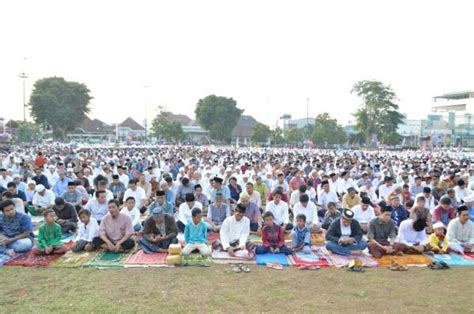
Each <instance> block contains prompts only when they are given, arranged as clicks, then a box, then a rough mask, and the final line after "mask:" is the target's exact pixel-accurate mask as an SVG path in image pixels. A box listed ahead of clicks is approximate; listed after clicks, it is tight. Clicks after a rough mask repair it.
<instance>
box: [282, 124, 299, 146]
mask: <svg viewBox="0 0 474 314" xmlns="http://www.w3.org/2000/svg"><path fill="white" fill-rule="evenodd" d="M284 134H285V142H286V143H287V144H298V143H301V142H303V137H304V135H303V130H302V129H298V128H291V129H287V130H285V132H284Z"/></svg>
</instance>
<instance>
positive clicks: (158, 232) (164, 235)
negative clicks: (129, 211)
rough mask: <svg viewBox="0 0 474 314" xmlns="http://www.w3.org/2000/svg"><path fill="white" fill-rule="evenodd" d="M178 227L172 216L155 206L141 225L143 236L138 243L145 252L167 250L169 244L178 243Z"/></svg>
mask: <svg viewBox="0 0 474 314" xmlns="http://www.w3.org/2000/svg"><path fill="white" fill-rule="evenodd" d="M177 236H178V227H177V226H176V223H175V221H174V218H173V216H171V215H168V214H166V213H165V212H164V210H163V208H162V207H161V206H155V207H154V208H153V210H152V212H151V217H148V218H147V220H146V221H145V224H144V227H143V238H142V239H140V241H139V243H140V245H141V246H142V248H143V251H144V252H145V253H156V252H168V248H169V246H170V244H175V243H178V238H177Z"/></svg>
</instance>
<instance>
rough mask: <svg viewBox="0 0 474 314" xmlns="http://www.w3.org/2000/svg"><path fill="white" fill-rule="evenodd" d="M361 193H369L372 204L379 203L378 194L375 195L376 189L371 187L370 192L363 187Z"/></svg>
mask: <svg viewBox="0 0 474 314" xmlns="http://www.w3.org/2000/svg"><path fill="white" fill-rule="evenodd" d="M359 191H360V192H364V193H367V197H368V198H370V201H371V202H372V203H377V194H375V188H374V187H371V188H370V189H369V190H367V188H366V187H365V185H364V186H362V187H361V188H360V190H359Z"/></svg>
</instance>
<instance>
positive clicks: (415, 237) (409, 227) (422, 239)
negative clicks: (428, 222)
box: [396, 219, 426, 246]
mask: <svg viewBox="0 0 474 314" xmlns="http://www.w3.org/2000/svg"><path fill="white" fill-rule="evenodd" d="M396 242H397V243H403V244H406V245H408V246H412V245H414V244H416V243H418V244H425V243H426V232H425V230H424V229H423V230H421V231H418V232H417V231H415V230H414V229H413V219H407V220H405V221H403V222H402V223H401V224H400V228H399V229H398V236H397V241H396Z"/></svg>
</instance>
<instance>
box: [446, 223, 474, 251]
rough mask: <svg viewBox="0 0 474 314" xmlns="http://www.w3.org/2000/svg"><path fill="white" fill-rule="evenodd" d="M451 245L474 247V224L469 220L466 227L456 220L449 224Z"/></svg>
mask: <svg viewBox="0 0 474 314" xmlns="http://www.w3.org/2000/svg"><path fill="white" fill-rule="evenodd" d="M446 235H447V237H448V242H449V243H457V244H464V245H466V244H470V245H474V224H473V223H472V221H470V220H468V221H467V222H466V223H465V224H464V225H463V224H462V223H461V222H460V221H459V218H455V219H453V220H451V221H450V222H449V225H448V232H447V233H446Z"/></svg>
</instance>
